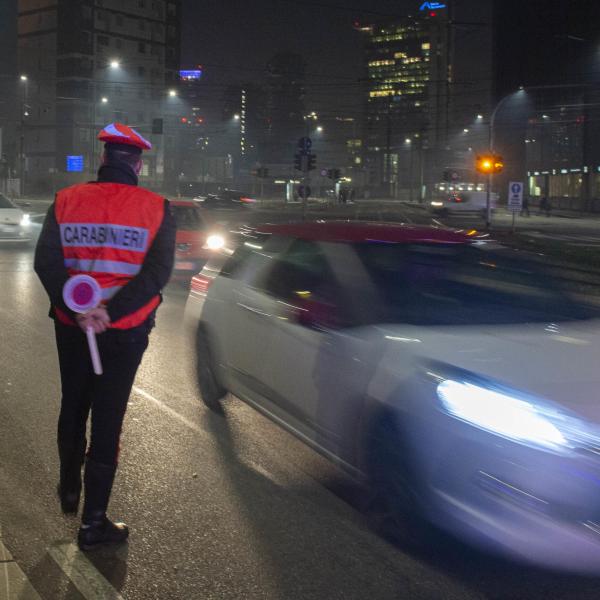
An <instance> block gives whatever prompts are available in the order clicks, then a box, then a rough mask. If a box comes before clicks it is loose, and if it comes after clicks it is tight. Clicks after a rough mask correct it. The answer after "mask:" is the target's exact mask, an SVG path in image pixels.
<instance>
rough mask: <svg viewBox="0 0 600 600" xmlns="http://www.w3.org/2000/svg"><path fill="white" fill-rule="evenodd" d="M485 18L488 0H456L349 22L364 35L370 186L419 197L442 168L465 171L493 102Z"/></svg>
mask: <svg viewBox="0 0 600 600" xmlns="http://www.w3.org/2000/svg"><path fill="white" fill-rule="evenodd" d="M491 19H492V2H491V0H482V2H480V3H478V4H477V6H473V3H472V2H467V1H466V0H455V1H454V2H449V3H447V4H446V3H430V2H427V3H422V4H420V5H416V6H415V10H414V13H413V14H409V15H407V16H406V17H403V18H397V19H386V20H385V21H380V22H378V23H373V24H363V23H356V24H355V27H356V28H358V29H359V30H360V31H361V32H362V33H363V36H364V56H365V71H366V77H365V79H366V89H365V119H364V120H365V128H364V132H363V148H364V155H363V156H364V165H365V169H366V174H367V178H368V182H369V184H370V186H371V189H372V193H374V194H377V195H383V196H392V197H403V198H406V199H413V200H417V199H422V198H424V196H425V195H426V194H427V193H428V190H432V189H434V183H435V182H436V181H437V182H439V181H440V180H441V178H442V176H443V175H442V174H443V173H444V172H445V171H448V170H449V169H452V170H460V171H468V170H469V168H470V164H471V162H474V161H472V160H471V154H472V153H474V151H475V150H474V147H475V146H477V145H479V143H480V142H481V141H482V140H481V131H480V129H481V128H480V127H479V128H478V125H480V124H481V123H478V121H480V122H481V121H482V120H483V114H482V113H487V112H488V111H489V107H490V104H491V90H492V83H491V79H490V73H491V70H492V41H491V37H490V25H491Z"/></svg>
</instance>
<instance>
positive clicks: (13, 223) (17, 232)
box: [0, 194, 32, 243]
mask: <svg viewBox="0 0 600 600" xmlns="http://www.w3.org/2000/svg"><path fill="white" fill-rule="evenodd" d="M31 239H32V235H31V220H30V216H29V215H28V214H27V213H25V212H23V211H22V210H21V209H20V208H19V207H18V206H17V205H16V204H13V203H12V202H11V201H10V200H9V199H8V198H7V197H6V196H4V195H3V194H0V242H21V243H28V242H30V241H31Z"/></svg>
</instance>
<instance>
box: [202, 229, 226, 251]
mask: <svg viewBox="0 0 600 600" xmlns="http://www.w3.org/2000/svg"><path fill="white" fill-rule="evenodd" d="M223 246H225V238H224V237H223V236H222V235H219V234H218V233H213V234H212V235H209V236H208V237H207V238H206V247H207V248H208V249H209V250H220V249H221V248H223Z"/></svg>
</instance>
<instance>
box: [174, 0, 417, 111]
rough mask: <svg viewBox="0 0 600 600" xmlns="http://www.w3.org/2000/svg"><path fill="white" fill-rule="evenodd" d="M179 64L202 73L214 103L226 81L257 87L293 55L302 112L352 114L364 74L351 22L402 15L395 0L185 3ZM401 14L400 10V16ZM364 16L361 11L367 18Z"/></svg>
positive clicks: (404, 6) (414, 4) (403, 5)
mask: <svg viewBox="0 0 600 600" xmlns="http://www.w3.org/2000/svg"><path fill="white" fill-rule="evenodd" d="M183 4H184V8H183V45H182V62H183V64H184V65H189V66H192V65H194V64H202V65H204V67H205V78H204V84H205V85H206V89H207V91H209V90H210V92H211V94H210V96H207V99H209V98H210V99H211V101H212V102H215V101H218V97H219V94H218V91H219V89H222V88H223V87H224V86H225V85H226V84H228V83H235V82H239V83H241V82H252V81H256V82H260V81H261V80H262V77H263V73H264V68H265V65H266V63H267V61H268V59H269V58H270V57H271V56H272V55H273V54H274V53H276V52H278V51H284V50H291V51H293V52H297V53H299V54H301V55H303V56H304V58H305V60H306V61H307V64H308V70H307V72H308V77H307V92H308V97H307V102H306V104H307V108H310V109H317V110H323V109H325V110H328V111H329V110H333V108H332V104H333V105H334V106H335V110H336V111H339V112H340V113H347V114H352V113H356V112H357V110H358V107H359V105H360V98H359V95H358V87H357V85H356V79H357V78H358V77H360V75H361V60H362V57H361V51H360V34H359V33H358V32H356V31H354V29H353V28H352V22H353V21H354V20H355V18H357V17H358V18H361V17H362V18H363V19H365V18H366V19H375V18H376V14H374V13H381V15H382V16H383V15H401V14H406V13H405V11H406V10H407V9H408V7H410V8H411V9H413V10H414V7H417V8H418V4H419V3H418V0H417V1H416V2H412V1H411V2H407V1H403V0H401V1H398V0H370V1H368V0H323V1H322V2H321V1H320V0H314V1H313V0H297V1H294V0H290V1H288V0H184V3H183ZM403 9H404V10H403ZM365 11H366V12H365Z"/></svg>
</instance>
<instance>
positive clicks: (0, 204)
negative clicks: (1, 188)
mask: <svg viewBox="0 0 600 600" xmlns="http://www.w3.org/2000/svg"><path fill="white" fill-rule="evenodd" d="M0 208H15V206H14V204H13V203H12V202H11V201H10V200H9V199H8V198H7V197H6V196H4V195H2V194H0Z"/></svg>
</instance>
